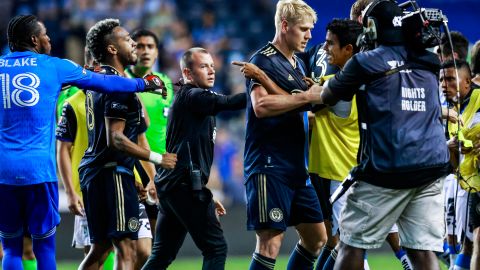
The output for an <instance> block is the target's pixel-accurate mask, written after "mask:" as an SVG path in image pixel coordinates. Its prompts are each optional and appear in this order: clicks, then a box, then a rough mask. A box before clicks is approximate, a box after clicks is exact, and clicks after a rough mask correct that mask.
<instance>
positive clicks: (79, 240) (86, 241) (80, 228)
mask: <svg viewBox="0 0 480 270" xmlns="http://www.w3.org/2000/svg"><path fill="white" fill-rule="evenodd" d="M88 246H91V243H90V233H89V232H88V222H87V217H86V216H77V215H75V224H74V226H73V240H72V247H74V248H84V247H88Z"/></svg>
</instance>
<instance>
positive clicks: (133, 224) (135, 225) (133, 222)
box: [128, 217, 140, 232]
mask: <svg viewBox="0 0 480 270" xmlns="http://www.w3.org/2000/svg"><path fill="white" fill-rule="evenodd" d="M128 229H129V230H130V231H131V232H137V231H138V229H140V222H139V221H138V218H136V217H131V218H130V219H129V220H128Z"/></svg>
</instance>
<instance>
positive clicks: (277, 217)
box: [268, 208, 283, 222]
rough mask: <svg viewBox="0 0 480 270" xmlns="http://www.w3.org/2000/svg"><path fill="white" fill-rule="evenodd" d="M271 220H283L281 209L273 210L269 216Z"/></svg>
mask: <svg viewBox="0 0 480 270" xmlns="http://www.w3.org/2000/svg"><path fill="white" fill-rule="evenodd" d="M268 215H269V216H270V219H271V220H272V221H274V222H280V221H282V220H283V212H282V210H281V209H280V208H273V209H272V210H270V213H269V214H268Z"/></svg>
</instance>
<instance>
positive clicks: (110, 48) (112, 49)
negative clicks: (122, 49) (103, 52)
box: [107, 44, 117, 54]
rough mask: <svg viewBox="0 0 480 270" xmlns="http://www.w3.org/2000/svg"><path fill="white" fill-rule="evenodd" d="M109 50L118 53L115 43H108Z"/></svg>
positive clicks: (110, 52) (111, 52)
mask: <svg viewBox="0 0 480 270" xmlns="http://www.w3.org/2000/svg"><path fill="white" fill-rule="evenodd" d="M107 52H108V53H109V54H117V48H115V46H114V45H112V44H109V45H107Z"/></svg>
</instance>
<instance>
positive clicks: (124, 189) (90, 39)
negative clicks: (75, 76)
mask: <svg viewBox="0 0 480 270" xmlns="http://www.w3.org/2000/svg"><path fill="white" fill-rule="evenodd" d="M87 46H88V49H89V50H90V51H91V52H92V54H93V56H94V58H95V59H96V60H97V62H98V63H100V66H101V67H102V68H103V71H102V72H104V73H106V74H116V75H121V76H125V73H124V70H125V67H126V66H127V65H131V64H135V62H136V60H137V55H136V51H135V47H136V43H135V41H133V40H132V39H131V38H130V35H129V33H128V32H127V31H126V30H125V29H124V28H123V27H121V26H120V22H119V21H118V20H115V19H105V20H102V21H99V22H98V23H96V24H95V25H94V26H93V27H92V28H91V29H90V30H89V31H88V33H87ZM86 113H87V116H86V118H87V123H86V124H87V129H88V148H87V150H86V151H85V155H84V157H83V159H82V161H81V163H80V167H79V174H80V185H81V189H82V193H83V200H84V205H85V211H86V215H87V220H88V221H89V222H88V229H89V232H90V240H91V242H92V248H91V249H90V252H89V253H88V255H87V256H86V257H85V259H84V260H83V262H82V264H81V265H80V267H79V269H98V267H99V266H98V262H99V261H100V259H101V257H102V256H103V254H105V252H106V251H107V250H108V249H110V248H111V246H112V244H113V246H114V247H115V254H116V264H115V268H116V269H133V268H134V265H135V263H136V240H137V238H138V230H139V227H140V223H139V220H138V218H139V208H138V204H139V201H138V195H137V188H136V186H135V179H134V173H133V168H134V163H135V160H136V159H140V160H148V161H150V162H152V163H154V164H157V165H161V166H163V167H164V168H166V169H172V168H174V167H175V163H176V155H175V154H169V153H166V154H163V155H161V154H159V153H156V152H153V151H150V150H147V149H145V148H142V147H140V146H139V145H137V140H138V138H139V134H142V133H143V132H144V131H145V129H146V126H145V121H144V120H143V117H142V109H141V105H140V102H139V101H138V98H137V96H136V95H135V94H115V95H106V94H96V93H94V92H92V91H87V93H86ZM143 136H144V135H143ZM145 195H146V194H145V191H144V190H143V193H141V194H140V196H145Z"/></svg>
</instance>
